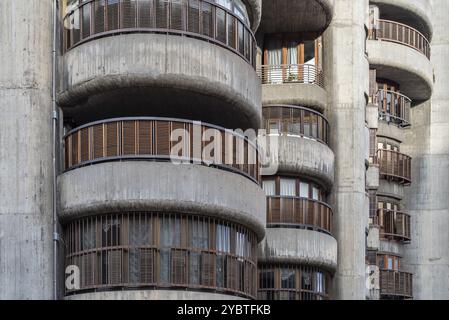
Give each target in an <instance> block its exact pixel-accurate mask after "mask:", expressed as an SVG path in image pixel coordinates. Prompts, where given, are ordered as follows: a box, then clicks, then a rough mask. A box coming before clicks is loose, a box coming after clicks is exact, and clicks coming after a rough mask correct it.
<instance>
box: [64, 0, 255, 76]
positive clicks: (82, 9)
mask: <svg viewBox="0 0 449 320" xmlns="http://www.w3.org/2000/svg"><path fill="white" fill-rule="evenodd" d="M123 33H164V34H178V35H182V36H188V37H192V38H198V39H202V40H205V41H208V42H211V43H215V44H217V45H220V46H222V47H225V48H227V49H229V50H231V51H233V52H234V53H236V54H238V55H239V56H241V57H242V58H243V59H244V60H246V61H247V62H248V63H249V64H251V65H252V66H253V67H254V68H255V66H256V50H257V44H256V40H255V37H254V34H253V33H252V31H251V29H250V28H249V26H248V25H247V24H245V22H244V21H243V20H242V19H241V18H239V17H238V16H237V15H235V14H234V13H233V12H232V11H230V10H228V9H226V8H224V7H222V6H220V5H218V4H216V3H214V2H212V1H208V0H164V1H160V0H137V1H131V0H87V1H84V2H80V4H79V5H78V6H77V7H76V8H75V9H74V10H72V11H71V12H69V13H68V14H67V15H66V16H65V17H64V50H65V51H67V50H69V49H71V48H73V47H75V46H77V45H79V44H81V43H84V42H86V41H90V40H92V39H96V38H100V37H105V36H111V35H117V34H123Z"/></svg>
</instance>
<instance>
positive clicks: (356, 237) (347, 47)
mask: <svg viewBox="0 0 449 320" xmlns="http://www.w3.org/2000/svg"><path fill="white" fill-rule="evenodd" d="M367 14H368V1H367V0H358V1H354V0H338V1H335V12H334V19H333V21H332V23H331V25H330V27H329V29H328V30H327V31H326V32H325V34H324V39H323V41H324V46H323V51H324V72H325V74H326V78H325V83H326V88H327V90H328V93H329V105H328V111H327V115H328V117H329V120H330V127H331V134H330V136H331V148H332V149H333V151H334V153H335V160H336V163H335V184H334V189H333V192H332V202H333V203H332V205H333V208H334V226H335V232H334V234H335V235H336V238H337V242H338V267H337V272H336V274H335V277H334V298H336V299H364V298H365V230H366V227H367V222H368V211H367V206H366V203H365V202H366V193H365V171H366V168H365V163H366V160H367V159H366V155H365V148H366V146H365V144H366V134H367V130H366V126H365V107H366V99H365V95H364V94H365V93H366V92H367V90H368V73H369V65H368V61H367V59H366V56H365V29H364V26H365V21H366V18H367Z"/></svg>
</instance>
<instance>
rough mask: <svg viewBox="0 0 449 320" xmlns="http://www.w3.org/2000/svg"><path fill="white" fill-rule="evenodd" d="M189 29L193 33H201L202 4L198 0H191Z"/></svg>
mask: <svg viewBox="0 0 449 320" xmlns="http://www.w3.org/2000/svg"><path fill="white" fill-rule="evenodd" d="M188 10H189V11H188V31H189V32H193V33H199V30H200V23H199V17H200V11H199V10H200V6H199V2H198V0H190V1H189V9H188Z"/></svg>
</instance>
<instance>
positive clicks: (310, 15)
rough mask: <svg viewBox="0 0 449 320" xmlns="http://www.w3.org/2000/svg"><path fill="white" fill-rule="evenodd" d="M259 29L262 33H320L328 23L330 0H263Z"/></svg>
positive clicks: (331, 4) (331, 7)
mask: <svg viewBox="0 0 449 320" xmlns="http://www.w3.org/2000/svg"><path fill="white" fill-rule="evenodd" d="M262 8H263V10H262V21H261V23H260V28H259V30H260V31H261V32H264V33H284V32H310V33H315V35H320V34H321V33H322V32H323V31H324V30H326V28H327V26H328V25H329V24H330V22H331V20H332V16H333V3H332V1H330V0H278V1H273V0H263V6H262Z"/></svg>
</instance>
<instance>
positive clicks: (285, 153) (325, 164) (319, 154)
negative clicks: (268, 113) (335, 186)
mask: <svg viewBox="0 0 449 320" xmlns="http://www.w3.org/2000/svg"><path fill="white" fill-rule="evenodd" d="M278 147H279V148H278V150H277V151H276V152H275V150H271V154H270V163H272V164H274V165H276V166H277V167H278V173H282V174H289V175H295V176H301V177H304V178H311V179H312V180H315V181H317V182H318V183H320V184H321V185H323V186H324V187H325V188H326V189H330V188H331V187H332V183H333V182H334V153H333V152H332V150H331V149H330V148H329V147H328V146H327V145H325V144H324V143H321V142H318V141H315V140H311V139H307V138H301V137H294V136H285V135H282V136H279V137H278Z"/></svg>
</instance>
